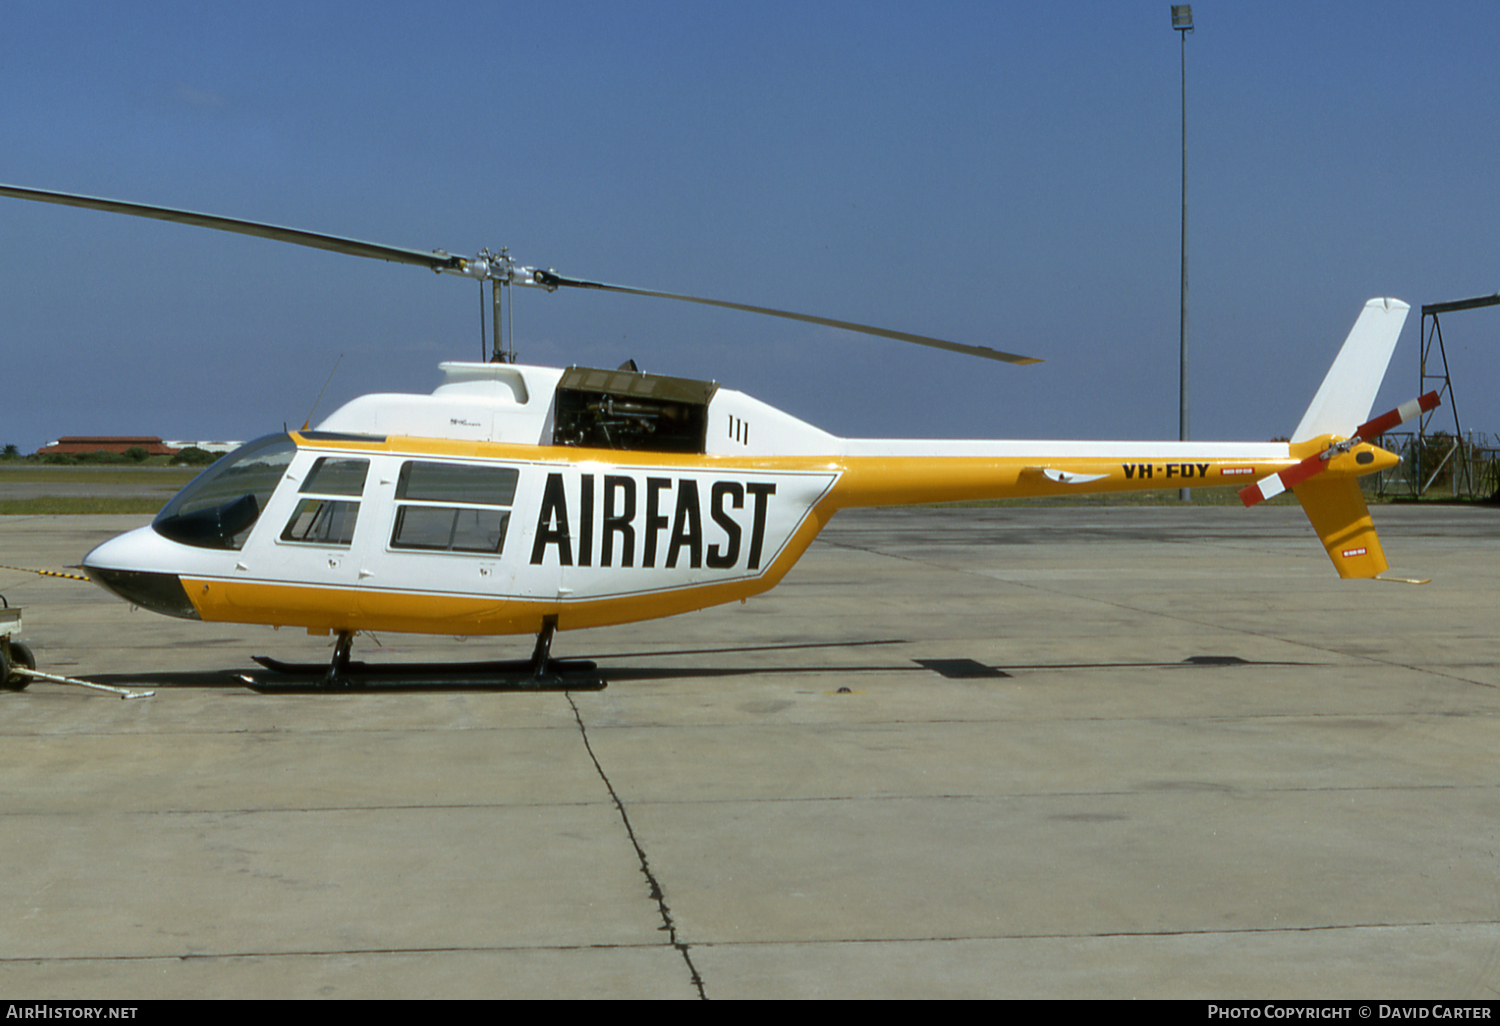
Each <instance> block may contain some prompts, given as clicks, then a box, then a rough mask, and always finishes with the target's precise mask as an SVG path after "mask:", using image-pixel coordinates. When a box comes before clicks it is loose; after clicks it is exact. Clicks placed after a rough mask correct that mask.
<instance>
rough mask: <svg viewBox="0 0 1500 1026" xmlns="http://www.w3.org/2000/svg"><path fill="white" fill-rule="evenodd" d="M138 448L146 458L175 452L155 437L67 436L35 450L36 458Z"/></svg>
mask: <svg viewBox="0 0 1500 1026" xmlns="http://www.w3.org/2000/svg"><path fill="white" fill-rule="evenodd" d="M136 446H140V447H141V448H142V449H145V450H146V455H148V456H172V455H175V454H176V452H177V450H176V449H171V448H168V447H167V446H165V445H163V444H162V443H161V439H160V438H157V437H156V436H155V435H150V436H146V435H141V436H129V435H69V436H68V437H66V438H59V439H58V440H57V441H55V442H49V443H48V444H47V445H44V446H42V447H41V448H40V449H38V450H37V455H38V456H45V455H47V454H48V453H54V452H56V453H65V454H67V455H71V456H76V455H78V454H79V453H85V452H118V453H122V454H123V453H124V452H125V450H126V449H132V448H134V447H136Z"/></svg>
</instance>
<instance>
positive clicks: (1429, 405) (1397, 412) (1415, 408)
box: [1354, 392, 1443, 442]
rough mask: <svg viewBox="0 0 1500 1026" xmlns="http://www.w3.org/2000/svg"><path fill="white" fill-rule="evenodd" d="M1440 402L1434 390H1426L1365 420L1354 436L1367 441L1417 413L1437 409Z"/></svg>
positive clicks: (1399, 424) (1355, 430)
mask: <svg viewBox="0 0 1500 1026" xmlns="http://www.w3.org/2000/svg"><path fill="white" fill-rule="evenodd" d="M1442 404H1443V401H1442V399H1440V398H1438V394H1437V393H1436V392H1428V393H1427V394H1426V395H1424V396H1419V397H1418V398H1416V399H1413V400H1412V401H1411V402H1409V403H1402V404H1401V405H1400V406H1398V407H1396V408H1395V409H1394V410H1391V411H1389V412H1388V413H1382V414H1381V415H1380V416H1378V417H1376V418H1375V419H1374V420H1368V421H1365V423H1363V424H1361V425H1360V426H1359V427H1357V428H1355V429H1354V437H1355V438H1358V439H1361V440H1363V441H1366V442H1368V441H1369V440H1370V439H1372V438H1374V437H1376V436H1377V435H1383V434H1385V433H1386V432H1387V431H1389V430H1390V429H1391V428H1393V427H1399V426H1401V425H1402V424H1405V423H1406V422H1407V421H1409V420H1411V419H1412V418H1413V417H1415V416H1417V415H1418V414H1422V413H1427V412H1428V411H1430V410H1435V409H1437V408H1438V407H1439V406H1441V405H1442Z"/></svg>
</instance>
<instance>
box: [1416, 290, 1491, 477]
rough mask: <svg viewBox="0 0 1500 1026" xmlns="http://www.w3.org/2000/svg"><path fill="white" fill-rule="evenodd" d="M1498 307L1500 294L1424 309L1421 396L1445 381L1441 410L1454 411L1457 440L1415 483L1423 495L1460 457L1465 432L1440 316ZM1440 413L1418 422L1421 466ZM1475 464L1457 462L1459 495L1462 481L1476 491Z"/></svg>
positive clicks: (1455, 472)
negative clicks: (1429, 321) (1431, 425)
mask: <svg viewBox="0 0 1500 1026" xmlns="http://www.w3.org/2000/svg"><path fill="white" fill-rule="evenodd" d="M1497 305H1500V292H1497V293H1495V294H1494V295H1492V296H1478V297H1476V298H1474V299H1459V300H1455V301H1454V302H1451V303H1427V304H1425V305H1424V306H1423V307H1422V357H1421V380H1420V381H1419V382H1418V385H1419V392H1418V394H1419V395H1420V394H1425V393H1426V392H1428V391H1431V388H1430V387H1429V383H1430V382H1431V383H1436V382H1442V384H1441V385H1439V386H1438V395H1439V396H1441V397H1442V400H1443V406H1440V407H1438V409H1443V408H1444V407H1446V408H1447V409H1448V410H1450V411H1451V412H1452V414H1453V439H1454V441H1453V447H1452V450H1451V451H1450V452H1449V453H1447V454H1446V455H1444V456H1443V458H1442V463H1440V464H1439V465H1438V468H1437V470H1435V471H1433V473H1432V476H1431V477H1430V478H1429V479H1428V480H1427V481H1425V482H1423V481H1420V480H1418V481H1416V482H1414V483H1415V485H1416V487H1417V492H1418V494H1421V493H1422V492H1425V491H1426V490H1427V488H1428V486H1429V485H1431V484H1432V481H1433V480H1434V479H1436V477H1437V475H1438V473H1439V472H1441V470H1442V469H1443V466H1444V465H1446V464H1447V462H1448V461H1449V459H1450V458H1451V457H1453V456H1454V455H1455V454H1458V452H1459V449H1460V447H1461V446H1462V444H1463V429H1462V428H1461V427H1460V425H1459V420H1458V403H1457V401H1456V400H1455V399H1454V397H1453V376H1452V374H1451V373H1450V372H1449V370H1448V351H1447V350H1446V349H1445V348H1444V347H1443V328H1442V324H1441V323H1440V322H1439V320H1438V316H1439V315H1440V314H1445V313H1453V312H1455V311H1458V310H1476V309H1479V308H1480V307H1485V306H1497ZM1429 317H1430V318H1432V328H1431V329H1430V330H1429V329H1428V327H1427V319H1428V318H1429ZM1434 342H1436V343H1437V358H1438V360H1439V361H1440V362H1441V364H1442V370H1441V371H1439V370H1438V369H1437V366H1436V364H1434V363H1433V362H1432V345H1433V343H1434ZM1429 368H1431V369H1429ZM1437 412H1438V411H1437V410H1432V411H1430V412H1428V413H1424V414H1422V417H1421V419H1420V420H1419V421H1418V422H1417V439H1416V447H1417V466H1418V467H1422V466H1424V464H1423V462H1422V453H1423V451H1424V449H1425V448H1426V444H1427V434H1428V424H1429V423H1430V422H1431V420H1432V418H1433V417H1434V416H1436V415H1437ZM1471 463H1472V461H1471V460H1469V459H1463V458H1460V459H1457V460H1455V461H1454V465H1453V475H1454V486H1455V487H1454V490H1455V492H1456V491H1458V489H1459V485H1460V483H1461V482H1462V484H1463V485H1466V486H1467V488H1468V490H1469V491H1470V492H1471V493H1472V491H1473V490H1474V481H1473V468H1472V466H1471V465H1470V464H1471Z"/></svg>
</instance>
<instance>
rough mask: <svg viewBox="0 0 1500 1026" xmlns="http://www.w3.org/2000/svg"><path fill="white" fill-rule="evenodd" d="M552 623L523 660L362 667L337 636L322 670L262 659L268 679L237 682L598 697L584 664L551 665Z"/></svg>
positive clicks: (261, 687) (299, 688)
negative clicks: (580, 693) (576, 693)
mask: <svg viewBox="0 0 1500 1026" xmlns="http://www.w3.org/2000/svg"><path fill="white" fill-rule="evenodd" d="M556 633H557V617H555V616H549V617H546V618H545V619H543V621H542V629H541V631H540V632H538V634H537V636H536V645H535V647H534V648H533V649H532V651H531V658H530V659H528V660H524V661H522V660H519V659H509V660H501V661H496V662H480V663H374V664H372V663H364V662H360V661H358V660H351V659H350V658H349V653H350V650H351V649H352V648H353V644H354V634H353V632H351V631H340V632H339V634H338V639H337V640H336V641H335V642H334V645H333V658H332V659H331V660H330V661H329V663H328V665H327V666H326V667H325V666H322V665H320V664H317V663H284V662H281V661H280V660H277V659H271V658H269V657H267V656H255V657H254V658H255V661H256V662H257V663H259V664H260V665H261V666H264V667H265V668H266V669H268V670H271V671H272V672H273V674H274V676H260V675H257V676H255V677H251V676H250V675H248V674H240V675H239V676H240V679H241V680H243V681H244V682H245V683H246V684H248V685H250V686H251V687H252V688H254V689H255V690H257V691H275V692H285V691H296V692H304V691H305V692H323V693H326V692H330V691H349V690H370V691H408V690H422V689H433V688H438V689H448V690H472V691H602V690H603V689H604V688H605V687H606V686H607V683H606V681H605V680H604V679H603V678H602V677H600V676H599V675H598V674H597V673H595V672H594V671H595V670H596V669H597V667H596V665H595V664H594V663H593V662H591V661H589V660H586V659H553V658H552V657H551V653H552V638H553V635H555V634H556Z"/></svg>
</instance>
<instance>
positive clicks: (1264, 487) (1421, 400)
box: [1240, 392, 1442, 506]
mask: <svg viewBox="0 0 1500 1026" xmlns="http://www.w3.org/2000/svg"><path fill="white" fill-rule="evenodd" d="M1441 405H1442V400H1441V399H1440V398H1439V397H1438V394H1437V393H1436V392H1428V393H1427V394H1426V395H1424V396H1419V397H1418V398H1416V399H1413V400H1411V401H1410V402H1406V403H1402V404H1401V405H1400V406H1398V407H1396V408H1395V409H1394V410H1389V411H1387V412H1385V413H1382V414H1381V415H1380V416H1378V417H1376V418H1374V419H1373V420H1367V421H1365V422H1364V423H1363V424H1361V425H1360V426H1359V427H1357V428H1355V429H1354V436H1353V437H1352V438H1350V439H1349V440H1348V441H1345V442H1340V443H1338V444H1337V445H1336V446H1333V447H1331V448H1329V449H1324V450H1323V451H1322V452H1316V453H1313V454H1312V455H1311V456H1309V457H1307V459H1305V460H1303V461H1302V462H1301V463H1298V464H1296V465H1295V466H1291V467H1288V468H1287V469H1285V470H1283V471H1280V472H1279V473H1275V474H1271V475H1270V476H1268V477H1263V478H1261V479H1260V480H1259V481H1257V482H1255V483H1254V484H1252V485H1247V486H1245V487H1244V488H1241V489H1240V501H1241V502H1243V503H1244V504H1245V505H1246V506H1254V505H1255V504H1256V503H1257V502H1264V501H1265V500H1267V499H1271V498H1274V497H1276V496H1278V495H1280V494H1281V493H1282V492H1284V491H1286V490H1287V489H1288V488H1295V487H1296V486H1297V485H1299V484H1301V483H1302V482H1303V481H1306V480H1307V479H1308V478H1310V477H1313V476H1314V475H1317V474H1320V473H1322V472H1323V471H1324V470H1325V469H1326V468H1327V466H1328V459H1329V457H1330V456H1332V455H1333V454H1334V452H1336V451H1344V450H1347V449H1350V448H1353V447H1354V446H1355V445H1357V444H1359V443H1360V442H1368V441H1370V440H1371V439H1374V438H1378V437H1380V436H1381V435H1383V434H1385V433H1386V432H1387V431H1389V430H1391V428H1394V427H1399V426H1401V425H1402V424H1405V423H1406V422H1407V421H1409V420H1411V419H1412V418H1413V417H1415V416H1417V415H1418V414H1422V413H1427V412H1428V411H1430V410H1435V409H1437V408H1438V407H1439V406H1441Z"/></svg>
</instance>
